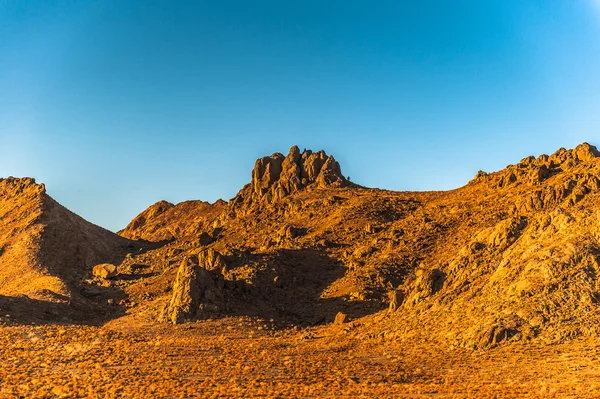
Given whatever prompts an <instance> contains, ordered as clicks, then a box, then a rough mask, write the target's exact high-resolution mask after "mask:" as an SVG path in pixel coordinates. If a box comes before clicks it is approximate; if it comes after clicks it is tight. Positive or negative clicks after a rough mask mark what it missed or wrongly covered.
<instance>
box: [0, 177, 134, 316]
mask: <svg viewBox="0 0 600 399" xmlns="http://www.w3.org/2000/svg"><path fill="white" fill-rule="evenodd" d="M133 248H137V244H135V243H132V242H130V241H128V240H126V239H124V238H122V237H119V236H117V235H116V234H114V233H111V232H109V231H107V230H105V229H102V228H101V227H98V226H96V225H93V224H91V223H89V222H86V221H85V220H84V219H82V218H81V217H79V216H77V215H75V214H74V213H72V212H70V211H68V210H67V209H66V208H64V207H63V206H61V205H60V204H58V203H57V202H56V201H54V200H53V199H52V198H51V197H50V196H49V195H48V194H46V190H45V187H44V185H43V184H36V182H35V180H33V179H30V178H22V179H19V178H7V179H0V295H1V296H5V297H20V298H29V299H30V300H32V301H35V300H38V301H46V302H54V303H64V304H71V305H74V304H75V305H82V306H84V305H85V298H84V297H82V296H81V295H80V291H81V289H82V286H83V281H84V279H86V278H88V277H90V276H91V271H92V267H93V266H94V265H96V264H99V263H103V262H108V261H110V262H119V261H120V260H121V259H123V258H124V257H125V254H126V252H127V251H128V250H132V249H133ZM32 303H34V302H32ZM0 305H1V304H0ZM37 310H39V306H38V307H37ZM35 311H36V309H35V307H34V306H32V309H29V310H27V311H26V312H25V313H31V312H35Z"/></svg>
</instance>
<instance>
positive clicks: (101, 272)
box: [92, 263, 119, 279]
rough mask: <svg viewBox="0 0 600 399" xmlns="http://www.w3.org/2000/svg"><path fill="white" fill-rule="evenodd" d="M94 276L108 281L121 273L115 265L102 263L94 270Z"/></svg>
mask: <svg viewBox="0 0 600 399" xmlns="http://www.w3.org/2000/svg"><path fill="white" fill-rule="evenodd" d="M92 274H93V275H94V277H99V278H104V279H106V278H113V277H116V276H117V274H119V271H118V270H117V266H115V265H113V264H110V263H102V264H100V265H96V266H94V268H93V269H92Z"/></svg>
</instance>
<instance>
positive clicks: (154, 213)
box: [118, 200, 227, 241]
mask: <svg viewBox="0 0 600 399" xmlns="http://www.w3.org/2000/svg"><path fill="white" fill-rule="evenodd" d="M226 205H227V203H226V202H225V201H223V200H218V201H217V202H215V203H214V204H210V203H208V202H204V201H186V202H182V203H179V204H177V205H174V204H171V203H170V202H167V201H159V202H157V203H156V204H154V205H152V206H150V207H148V209H146V210H145V211H144V212H142V213H140V214H139V215H138V216H136V217H135V218H134V219H133V220H132V221H131V223H129V224H128V225H127V227H125V228H124V229H123V230H121V231H119V232H118V234H119V235H121V236H123V237H126V238H129V239H132V240H147V241H169V240H173V239H179V240H183V239H186V238H189V239H192V240H193V239H194V238H197V237H199V236H200V235H201V234H202V233H203V232H206V231H209V230H212V228H211V225H212V222H213V221H214V219H216V218H217V216H219V215H220V214H221V212H222V211H223V210H224V209H225V206H226Z"/></svg>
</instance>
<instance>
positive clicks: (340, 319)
mask: <svg viewBox="0 0 600 399" xmlns="http://www.w3.org/2000/svg"><path fill="white" fill-rule="evenodd" d="M347 319H348V315H347V314H346V313H342V312H338V314H336V315H335V320H334V321H333V323H334V324H344V323H345V322H346V320H347Z"/></svg>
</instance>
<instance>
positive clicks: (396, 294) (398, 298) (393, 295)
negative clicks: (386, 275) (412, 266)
mask: <svg viewBox="0 0 600 399" xmlns="http://www.w3.org/2000/svg"><path fill="white" fill-rule="evenodd" d="M388 298H389V300H390V305H389V308H388V310H389V312H390V313H391V312H395V311H396V310H398V308H399V307H400V305H402V301H404V293H403V292H402V291H397V290H395V291H390V292H388Z"/></svg>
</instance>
